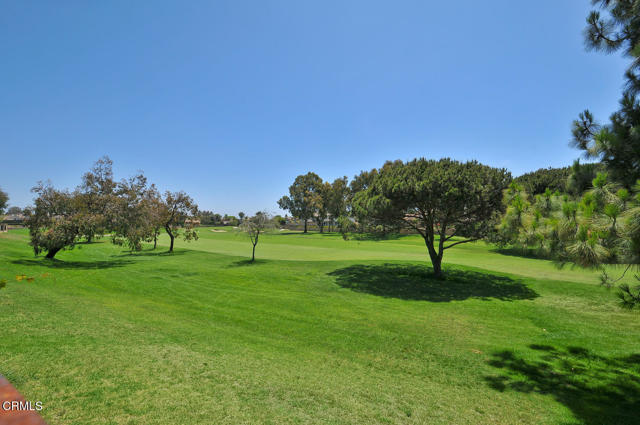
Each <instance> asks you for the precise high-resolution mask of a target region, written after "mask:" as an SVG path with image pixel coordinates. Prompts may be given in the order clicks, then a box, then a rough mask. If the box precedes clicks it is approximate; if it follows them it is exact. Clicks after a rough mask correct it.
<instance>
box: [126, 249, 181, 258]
mask: <svg viewBox="0 0 640 425" xmlns="http://www.w3.org/2000/svg"><path fill="white" fill-rule="evenodd" d="M186 253H187V251H186V250H185V251H173V252H169V251H126V252H125V253H124V254H120V255H118V257H129V258H135V257H171V256H174V255H184V254H186Z"/></svg>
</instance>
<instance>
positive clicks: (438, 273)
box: [431, 256, 442, 278]
mask: <svg viewBox="0 0 640 425" xmlns="http://www.w3.org/2000/svg"><path fill="white" fill-rule="evenodd" d="M431 263H432V264H433V275H434V276H435V277H438V278H439V277H442V258H440V257H438V256H436V258H435V259H434V258H432V259H431Z"/></svg>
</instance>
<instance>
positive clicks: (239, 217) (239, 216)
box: [238, 211, 246, 223]
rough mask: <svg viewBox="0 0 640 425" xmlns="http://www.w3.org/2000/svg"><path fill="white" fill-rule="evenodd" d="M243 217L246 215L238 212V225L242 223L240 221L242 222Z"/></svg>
mask: <svg viewBox="0 0 640 425" xmlns="http://www.w3.org/2000/svg"><path fill="white" fill-rule="evenodd" d="M245 215H246V214H245V213H243V212H242V211H240V212H239V213H238V219H239V221H240V223H242V220H244V217H245Z"/></svg>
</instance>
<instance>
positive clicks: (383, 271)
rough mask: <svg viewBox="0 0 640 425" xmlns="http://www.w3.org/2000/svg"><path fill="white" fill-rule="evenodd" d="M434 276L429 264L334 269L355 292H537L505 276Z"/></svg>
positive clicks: (451, 297)
mask: <svg viewBox="0 0 640 425" xmlns="http://www.w3.org/2000/svg"><path fill="white" fill-rule="evenodd" d="M443 273H444V278H440V279H439V278H436V277H435V276H434V275H433V271H432V268H431V267H427V266H422V265H413V264H383V265H364V264H357V265H353V266H349V267H345V268H343V269H338V270H334V271H333V272H331V273H329V276H334V277H335V279H336V283H337V284H338V285H340V286H342V287H343V288H349V289H352V290H353V291H356V292H364V293H367V294H373V295H379V296H382V297H390V298H401V299H404V300H420V301H433V302H447V301H461V300H466V299H468V298H479V299H486V300H488V299H492V298H493V299H498V300H502V301H513V300H531V299H534V298H537V297H538V294H537V293H536V292H535V291H533V290H532V289H530V288H529V287H527V286H526V285H525V284H524V283H522V282H520V281H517V280H514V279H511V278H509V277H505V276H495V275H492V274H489V273H480V272H474V271H469V270H458V269H447V270H446V271H444V272H443Z"/></svg>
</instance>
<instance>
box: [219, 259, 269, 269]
mask: <svg viewBox="0 0 640 425" xmlns="http://www.w3.org/2000/svg"><path fill="white" fill-rule="evenodd" d="M269 262H270V261H269V260H263V259H256V260H255V261H251V260H250V259H247V260H238V261H234V262H233V263H230V264H229V265H228V266H227V267H248V266H259V265H260V264H266V263H269Z"/></svg>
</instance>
